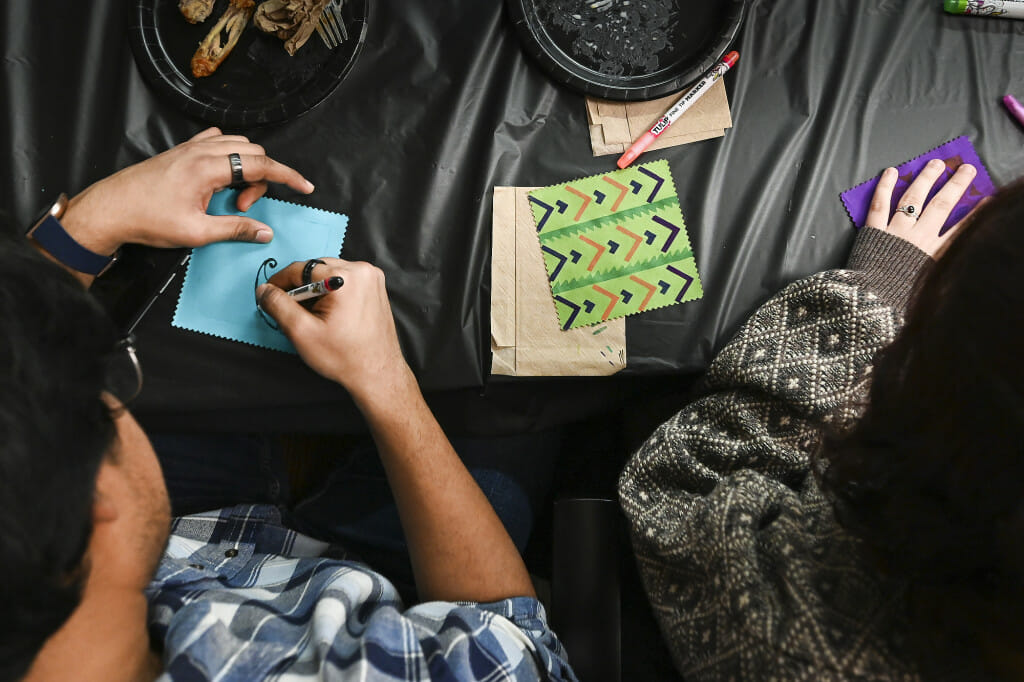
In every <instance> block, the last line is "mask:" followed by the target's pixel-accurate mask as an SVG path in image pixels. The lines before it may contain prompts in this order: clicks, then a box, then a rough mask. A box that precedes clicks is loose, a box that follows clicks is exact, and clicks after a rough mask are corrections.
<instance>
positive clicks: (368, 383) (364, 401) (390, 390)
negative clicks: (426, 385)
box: [339, 359, 421, 419]
mask: <svg viewBox="0 0 1024 682" xmlns="http://www.w3.org/2000/svg"><path fill="white" fill-rule="evenodd" d="M339 383H342V384H343V385H345V388H346V389H347V390H348V392H349V394H350V395H351V396H352V399H353V400H354V401H355V403H356V406H357V407H358V408H359V410H360V411H361V412H362V413H363V415H364V416H365V417H366V418H367V419H372V418H373V417H374V416H376V415H379V414H381V413H382V412H383V411H388V410H392V409H394V407H395V406H396V405H407V404H408V403H409V402H410V400H411V399H414V398H416V397H418V396H420V395H421V394H420V387H419V383H417V381H416V377H415V375H413V373H412V369H410V368H409V365H408V363H406V362H405V360H404V359H403V360H401V361H400V362H399V363H395V364H393V365H389V366H388V367H387V368H385V369H382V370H381V371H378V372H372V373H368V375H367V377H366V378H365V379H363V380H359V381H355V382H351V383H346V382H339Z"/></svg>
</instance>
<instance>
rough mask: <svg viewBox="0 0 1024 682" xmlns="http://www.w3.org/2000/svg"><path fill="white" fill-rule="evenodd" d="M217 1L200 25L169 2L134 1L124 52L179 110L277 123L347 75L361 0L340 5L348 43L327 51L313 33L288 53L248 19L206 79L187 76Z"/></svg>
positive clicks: (214, 119) (223, 120)
mask: <svg viewBox="0 0 1024 682" xmlns="http://www.w3.org/2000/svg"><path fill="white" fill-rule="evenodd" d="M227 5H228V0H218V1H217V3H216V6H215V7H214V10H213V13H212V14H211V15H210V17H209V18H208V19H207V20H206V21H205V22H203V23H202V24H194V25H193V24H190V23H188V22H187V21H185V18H184V17H183V16H181V13H180V12H179V11H178V1H177V0H139V1H138V5H137V7H136V12H135V17H134V18H135V21H134V25H133V26H132V28H131V44H132V52H134V53H135V61H136V63H137V64H138V65H139V68H140V69H141V70H142V73H143V75H144V77H145V78H146V80H148V81H149V83H150V85H152V86H153V87H154V88H155V89H156V90H157V92H159V93H160V94H161V95H164V96H165V97H166V98H167V99H168V101H170V102H171V103H172V104H174V105H175V106H177V107H178V108H179V109H181V110H182V111H183V112H185V113H186V114H189V115H191V116H194V117H196V118H199V119H202V120H204V121H206V122H207V123H212V124H214V125H218V126H225V127H228V128H236V129H237V128H252V127H255V126H261V125H267V124H270V123H281V122H282V121H287V120H289V119H292V118H295V117H296V116H299V115H301V114H304V113H305V112H307V111H309V110H310V109H312V108H313V107H315V106H316V105H318V104H320V102H322V101H323V100H324V99H325V98H326V97H327V96H328V95H330V94H331V92H332V91H333V90H334V89H335V88H336V87H337V86H338V84H339V83H340V82H341V81H342V79H343V78H344V77H345V74H347V73H348V71H349V69H351V68H352V65H353V64H354V63H355V60H356V56H357V55H358V54H359V50H360V49H361V48H362V46H363V41H364V39H365V38H366V24H367V17H368V13H369V7H368V5H369V0H348V2H346V3H345V4H344V5H343V7H342V15H343V16H344V18H345V26H346V28H347V30H348V36H349V37H348V40H346V41H345V42H343V43H341V44H340V45H339V46H338V47H336V48H334V50H328V49H327V46H326V45H324V43H323V41H322V40H320V36H319V35H318V34H317V33H315V32H314V33H313V35H312V36H310V38H309V40H308V41H306V44H305V45H303V46H302V48H300V49H299V50H298V51H297V52H296V53H295V56H294V57H291V56H289V55H288V53H287V52H285V49H284V41H282V40H281V39H279V38H277V37H276V36H273V35H269V34H266V33H263V32H262V31H260V30H259V29H258V28H256V27H255V26H254V25H252V24H250V25H249V26H248V27H247V28H246V29H245V32H244V33H243V34H242V36H241V38H239V40H238V44H236V45H235V49H234V50H232V52H231V54H229V55H228V56H227V57H226V58H225V59H224V61H223V62H222V63H221V65H220V67H219V68H218V69H217V70H216V71H215V72H214V73H213V75H211V76H207V77H205V78H194V77H193V76H192V69H191V66H190V62H191V60H192V55H193V54H195V51H196V47H197V46H198V45H199V42H200V41H201V40H202V39H203V38H204V37H206V34H207V33H208V32H209V31H210V28H211V27H212V26H213V25H214V23H215V22H216V21H217V18H218V17H220V16H221V14H222V13H223V12H224V10H225V9H226V8H227Z"/></svg>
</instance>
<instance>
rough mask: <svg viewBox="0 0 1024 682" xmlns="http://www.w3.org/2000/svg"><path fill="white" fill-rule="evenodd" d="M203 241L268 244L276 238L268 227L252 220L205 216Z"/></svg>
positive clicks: (232, 216) (229, 216) (234, 216)
mask: <svg viewBox="0 0 1024 682" xmlns="http://www.w3.org/2000/svg"><path fill="white" fill-rule="evenodd" d="M203 238H204V239H203V241H204V242H205V243H208V244H209V243H213V242H227V241H232V242H256V243H258V244H266V243H267V242H269V241H270V240H271V239H273V238H274V231H273V230H271V229H270V227H269V226H268V225H265V224H263V223H261V222H260V221H258V220H253V219H252V218H246V217H245V216H237V215H222V216H210V215H208V216H203Z"/></svg>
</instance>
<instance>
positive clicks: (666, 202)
mask: <svg viewBox="0 0 1024 682" xmlns="http://www.w3.org/2000/svg"><path fill="white" fill-rule="evenodd" d="M676 201H678V200H677V199H676V197H675V195H673V196H670V197H665V198H664V199H658V200H657V201H655V202H653V203H650V204H644V205H643V206H637V207H635V208H630V209H626V210H625V211H619V212H618V213H612V214H610V215H606V216H603V217H601V218H594V219H593V220H588V221H587V222H585V223H576V224H575V225H567V226H566V227H560V228H558V229H557V230H551V231H550V232H541V233H540V234H538V235H537V236H538V237H539V238H540V241H541V243H545V242H548V241H550V240H552V239H554V238H555V237H571V236H573V235H575V234H580V233H581V232H587V231H588V230H592V229H597V228H600V227H604V226H605V225H609V224H611V223H619V222H625V221H627V220H629V219H631V218H636V217H643V216H645V215H649V214H653V213H656V212H657V211H658V210H659V209H662V208H665V207H666V206H670V205H671V204H672V203H673V202H676Z"/></svg>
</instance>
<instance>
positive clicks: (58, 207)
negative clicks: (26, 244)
mask: <svg viewBox="0 0 1024 682" xmlns="http://www.w3.org/2000/svg"><path fill="white" fill-rule="evenodd" d="M67 207H68V195H67V194H64V193H61V195H60V196H59V197H57V201H56V202H55V203H54V204H53V206H50V207H49V208H47V209H45V210H44V211H43V212H42V213H40V214H39V217H38V218H36V220H35V222H33V223H32V226H31V227H29V228H28V229H27V230H25V234H26V235H31V234H32V233H33V232H35V231H36V228H37V227H39V226H40V225H42V223H43V221H44V220H46V217H47V216H53V217H54V218H56V219H57V220H60V219H61V218H63V217H64V211H65V210H66V209H67Z"/></svg>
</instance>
